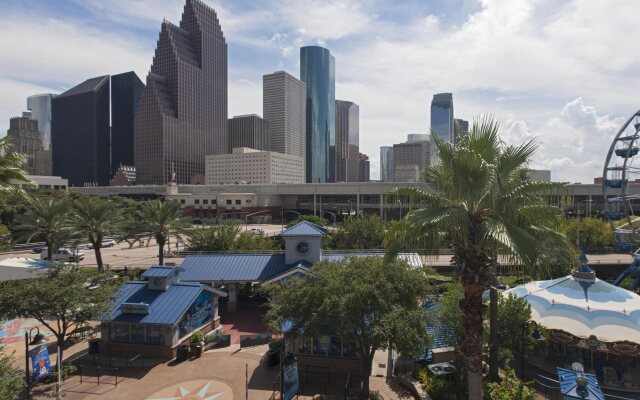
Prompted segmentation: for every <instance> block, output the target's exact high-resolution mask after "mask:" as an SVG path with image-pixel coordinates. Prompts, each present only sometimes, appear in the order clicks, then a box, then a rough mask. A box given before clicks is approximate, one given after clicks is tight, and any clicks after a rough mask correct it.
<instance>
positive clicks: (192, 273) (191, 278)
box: [180, 254, 291, 282]
mask: <svg viewBox="0 0 640 400" xmlns="http://www.w3.org/2000/svg"><path fill="white" fill-rule="evenodd" d="M180 267H181V268H182V269H183V270H184V272H182V273H181V274H180V280H181V281H183V282H220V281H229V282H262V281H266V280H269V278H271V277H274V276H276V275H279V274H281V273H282V272H284V271H286V270H287V269H289V268H290V267H291V266H288V265H286V264H285V261H284V254H208V255H194V256H188V257H187V258H185V260H184V261H183V262H182V264H181V265H180Z"/></svg>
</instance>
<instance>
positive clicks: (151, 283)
mask: <svg viewBox="0 0 640 400" xmlns="http://www.w3.org/2000/svg"><path fill="white" fill-rule="evenodd" d="M181 270H182V269H181V268H178V267H165V266H152V267H151V268H149V269H148V270H147V271H145V272H144V273H143V274H142V276H143V277H144V278H146V279H147V280H146V281H131V282H125V283H123V284H122V286H121V287H120V290H118V291H117V292H116V293H115V300H114V302H113V304H112V307H111V310H110V312H109V313H107V314H106V315H104V316H103V317H102V325H101V330H102V335H101V337H102V339H101V340H102V342H103V343H104V346H107V347H108V348H109V349H110V350H111V351H124V352H135V353H149V354H153V355H154V356H161V355H164V356H166V357H167V358H173V356H175V350H176V347H177V346H178V345H179V344H180V343H182V342H184V341H185V340H187V339H188V338H189V337H190V336H191V334H192V333H193V332H194V331H196V330H203V331H209V330H211V329H214V328H215V327H216V326H217V324H218V323H219V320H220V318H219V316H218V298H219V297H226V296H227V293H226V292H224V291H222V290H220V289H215V288H213V287H210V286H208V285H204V284H201V283H194V282H190V283H185V282H180V271H181Z"/></svg>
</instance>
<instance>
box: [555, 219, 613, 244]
mask: <svg viewBox="0 0 640 400" xmlns="http://www.w3.org/2000/svg"><path fill="white" fill-rule="evenodd" d="M561 230H562V232H563V233H564V234H565V235H566V236H567V238H568V240H569V242H570V243H574V244H576V245H577V243H578V230H580V243H581V245H582V246H584V248H587V249H593V248H599V247H610V246H613V239H614V237H613V229H611V225H609V223H607V222H606V221H603V220H602V219H600V218H593V217H587V218H580V219H578V218H567V219H566V220H565V221H563V224H562V225H561Z"/></svg>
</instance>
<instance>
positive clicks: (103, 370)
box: [78, 364, 119, 387]
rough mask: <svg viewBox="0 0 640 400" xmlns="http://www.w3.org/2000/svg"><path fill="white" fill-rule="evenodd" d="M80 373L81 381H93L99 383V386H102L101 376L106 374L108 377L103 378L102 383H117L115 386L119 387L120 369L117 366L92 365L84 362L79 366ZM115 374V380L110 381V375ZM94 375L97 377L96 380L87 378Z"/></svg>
mask: <svg viewBox="0 0 640 400" xmlns="http://www.w3.org/2000/svg"><path fill="white" fill-rule="evenodd" d="M92 371H93V374H91V372H92ZM78 373H79V375H80V383H83V382H91V383H97V384H98V386H100V383H101V382H100V378H101V377H103V375H104V376H106V377H107V379H105V378H102V383H103V384H111V385H115V387H118V377H119V369H118V368H117V367H113V368H111V367H101V366H100V365H98V366H95V367H93V366H90V365H84V364H80V365H79V368H78ZM111 376H113V377H114V378H115V382H113V383H111V382H109V379H108V377H111ZM91 377H94V378H96V381H90V380H87V378H91Z"/></svg>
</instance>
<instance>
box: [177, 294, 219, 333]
mask: <svg viewBox="0 0 640 400" xmlns="http://www.w3.org/2000/svg"><path fill="white" fill-rule="evenodd" d="M212 300H213V295H212V294H211V293H209V292H206V291H202V292H201V293H200V294H199V295H198V297H196V299H195V300H194V302H193V303H192V304H191V306H190V307H189V309H188V310H187V312H186V313H185V314H184V316H183V317H182V319H181V320H180V322H178V329H179V331H180V337H183V336H185V335H187V334H189V333H191V332H192V331H193V330H194V329H198V328H200V327H201V326H203V325H204V324H206V323H208V322H211V321H213V307H212V306H211V302H212Z"/></svg>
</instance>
